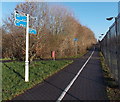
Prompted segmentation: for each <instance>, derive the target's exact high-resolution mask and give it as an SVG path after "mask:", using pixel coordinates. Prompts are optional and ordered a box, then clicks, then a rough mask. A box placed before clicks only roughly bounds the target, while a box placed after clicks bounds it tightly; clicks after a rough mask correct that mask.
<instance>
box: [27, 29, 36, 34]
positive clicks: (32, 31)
mask: <svg viewBox="0 0 120 102" xmlns="http://www.w3.org/2000/svg"><path fill="white" fill-rule="evenodd" d="M29 33H31V34H37V31H36V30H35V29H31V28H29Z"/></svg>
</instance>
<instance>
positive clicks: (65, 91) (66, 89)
mask: <svg viewBox="0 0 120 102" xmlns="http://www.w3.org/2000/svg"><path fill="white" fill-rule="evenodd" d="M93 53H94V51H92V53H91V55H90V57H89V58H88V59H87V61H86V62H85V63H84V65H83V66H82V68H81V69H80V70H79V72H78V73H77V75H76V76H75V77H74V78H73V79H72V81H71V82H70V83H69V85H68V86H67V87H66V88H65V90H64V91H63V92H62V94H61V95H60V97H59V98H58V99H57V101H56V102H60V101H61V100H62V99H63V98H64V96H65V95H66V93H67V91H68V90H69V89H70V87H71V86H72V85H73V83H74V82H75V80H76V79H77V78H78V76H79V75H80V73H81V71H82V70H83V68H84V67H85V66H86V64H87V63H88V61H89V60H90V58H91V57H92V55H93Z"/></svg>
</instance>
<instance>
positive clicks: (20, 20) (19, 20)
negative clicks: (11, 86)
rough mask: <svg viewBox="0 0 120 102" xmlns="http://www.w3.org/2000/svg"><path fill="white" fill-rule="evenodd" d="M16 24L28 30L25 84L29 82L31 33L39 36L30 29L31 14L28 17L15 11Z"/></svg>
mask: <svg viewBox="0 0 120 102" xmlns="http://www.w3.org/2000/svg"><path fill="white" fill-rule="evenodd" d="M14 23H15V25H16V26H21V27H25V28H26V58H25V82H29V33H31V34H37V31H36V30H35V29H31V28H29V14H27V15H26V14H25V13H22V12H21V13H20V12H17V11H15V21H14Z"/></svg>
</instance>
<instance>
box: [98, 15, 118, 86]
mask: <svg viewBox="0 0 120 102" xmlns="http://www.w3.org/2000/svg"><path fill="white" fill-rule="evenodd" d="M100 47H101V51H102V53H103V55H104V57H105V60H106V63H107V64H108V66H109V68H110V71H111V74H112V76H113V77H114V79H115V80H116V82H118V83H119V86H120V14H119V15H118V17H117V19H116V20H115V22H114V23H113V25H112V26H111V27H110V28H109V31H108V32H107V33H106V35H105V37H104V38H103V39H102V41H101V42H100Z"/></svg>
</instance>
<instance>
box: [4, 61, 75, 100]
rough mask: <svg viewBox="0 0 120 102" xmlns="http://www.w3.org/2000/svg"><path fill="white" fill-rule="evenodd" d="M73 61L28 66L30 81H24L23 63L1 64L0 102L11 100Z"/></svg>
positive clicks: (40, 62) (44, 62)
mask: <svg viewBox="0 0 120 102" xmlns="http://www.w3.org/2000/svg"><path fill="white" fill-rule="evenodd" d="M72 62H73V61H66V60H64V61H39V62H37V61H36V62H33V63H32V64H31V65H30V81H29V82H28V83H25V81H24V69H25V68H24V66H25V64H24V62H10V63H3V64H2V79H3V80H2V85H3V87H2V98H3V99H2V100H11V99H12V98H14V97H15V96H17V95H19V94H21V93H24V91H26V90H27V89H30V88H32V87H33V86H35V85H36V84H38V83H40V82H42V81H43V80H44V79H46V78H48V77H50V76H51V75H53V74H55V73H56V72H58V71H59V70H61V69H63V68H64V67H65V66H67V65H68V64H70V63H72Z"/></svg>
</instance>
